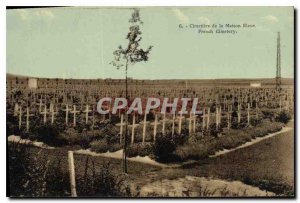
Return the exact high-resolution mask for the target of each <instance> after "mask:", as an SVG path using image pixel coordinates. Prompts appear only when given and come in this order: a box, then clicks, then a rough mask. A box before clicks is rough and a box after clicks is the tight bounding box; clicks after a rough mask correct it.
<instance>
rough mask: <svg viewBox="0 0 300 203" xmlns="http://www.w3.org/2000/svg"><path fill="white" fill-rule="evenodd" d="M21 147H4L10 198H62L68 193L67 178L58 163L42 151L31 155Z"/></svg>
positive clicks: (15, 145)
mask: <svg viewBox="0 0 300 203" xmlns="http://www.w3.org/2000/svg"><path fill="white" fill-rule="evenodd" d="M30 150H31V149H30V148H28V147H27V146H24V145H19V144H15V143H14V144H11V143H9V144H8V154H9V155H8V159H9V162H8V163H9V164H8V166H9V183H10V185H9V187H10V196H12V197H62V196H67V195H68V192H69V191H70V187H69V181H68V180H69V176H68V174H67V173H64V172H63V171H62V167H61V162H60V160H57V159H56V160H50V159H49V158H48V156H47V154H46V153H45V152H42V151H40V152H41V153H37V154H36V153H35V154H32V152H31V151H30Z"/></svg>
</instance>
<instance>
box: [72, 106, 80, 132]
mask: <svg viewBox="0 0 300 203" xmlns="http://www.w3.org/2000/svg"><path fill="white" fill-rule="evenodd" d="M70 112H71V113H73V126H74V127H75V126H76V113H79V112H80V111H76V105H73V111H70Z"/></svg>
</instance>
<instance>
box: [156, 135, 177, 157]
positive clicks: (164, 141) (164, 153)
mask: <svg viewBox="0 0 300 203" xmlns="http://www.w3.org/2000/svg"><path fill="white" fill-rule="evenodd" d="M175 149H176V145H175V143H174V141H172V140H170V139H169V138H167V137H165V136H161V137H157V138H156V140H155V144H154V155H155V157H156V160H158V161H160V162H168V161H170V160H172V159H173V154H172V153H173V152H174V151H175Z"/></svg>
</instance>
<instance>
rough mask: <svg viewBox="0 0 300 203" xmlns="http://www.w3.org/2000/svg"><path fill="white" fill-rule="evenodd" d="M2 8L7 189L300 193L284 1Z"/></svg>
mask: <svg viewBox="0 0 300 203" xmlns="http://www.w3.org/2000/svg"><path fill="white" fill-rule="evenodd" d="M6 18H7V21H6V22H7V27H6V32H7V39H6V40H7V45H6V53H7V56H6V64H7V67H6V137H7V138H6V140H7V162H8V170H7V190H8V193H7V196H9V197H15V198H22V197H99V198H103V197H105V198H108V197H124V198H133V197H134V198H140V197H159V198H161V197H167V198H171V197H186V198H188V197H198V198H203V197H205V198H207V197H209V198H210V197H221V198H230V197H240V198H244V197H264V198H271V197H272V198H279V197H291V198H292V197H295V171H294V168H295V160H294V153H295V143H294V99H295V98H294V83H295V82H294V65H295V64H294V8H293V7H134V8H132V7H122V8H121V7H120V8H118V7H46V8H34V7H32V8H14V7H10V8H8V9H7V10H6Z"/></svg>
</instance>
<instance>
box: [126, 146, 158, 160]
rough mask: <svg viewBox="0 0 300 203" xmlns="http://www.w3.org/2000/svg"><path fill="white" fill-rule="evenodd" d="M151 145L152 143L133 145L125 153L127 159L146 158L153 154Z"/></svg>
mask: <svg viewBox="0 0 300 203" xmlns="http://www.w3.org/2000/svg"><path fill="white" fill-rule="evenodd" d="M153 146H154V145H153V144H152V143H144V144H142V143H134V144H131V145H129V146H128V148H127V152H128V157H135V156H148V155H150V154H153Z"/></svg>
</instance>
